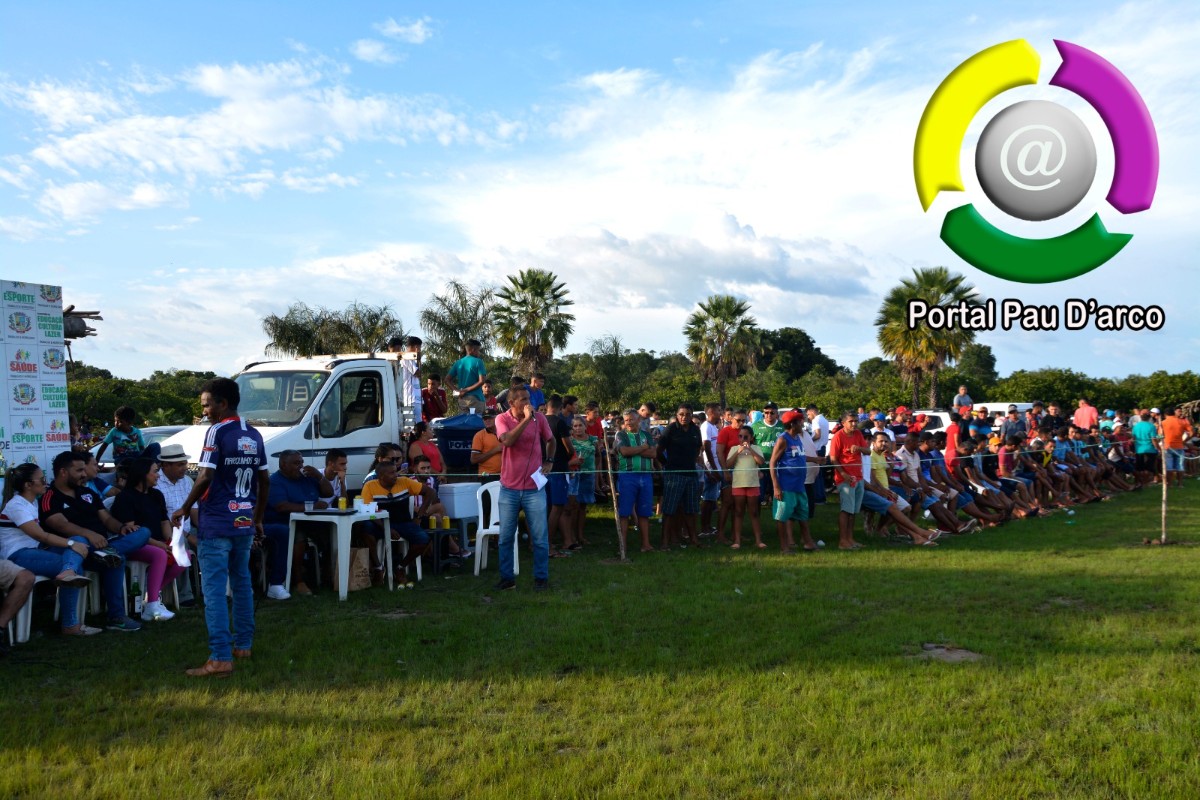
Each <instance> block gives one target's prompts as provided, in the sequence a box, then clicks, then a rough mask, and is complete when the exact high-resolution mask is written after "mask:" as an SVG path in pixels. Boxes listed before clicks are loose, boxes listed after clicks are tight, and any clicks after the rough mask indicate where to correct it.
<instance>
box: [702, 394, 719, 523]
mask: <svg viewBox="0 0 1200 800" xmlns="http://www.w3.org/2000/svg"><path fill="white" fill-rule="evenodd" d="M720 419H721V406H720V405H719V404H718V403H708V404H706V405H705V406H704V418H703V421H702V422H701V423H700V448H701V450H700V455H701V457H702V459H703V462H704V477H703V479H702V482H703V489H702V490H701V492H700V531H701V535H703V536H713V535H716V534H718V533H719V534H720V538H721V541H724V540H725V530H724V529H723V528H721V527H713V525H712V521H713V512H714V511H716V510H717V501H718V500H720V499H721V487H722V484H723V483H724V481H723V480H722V472H723V470H722V469H721V461H720V457H719V456H718V453H717V438H718V437H719V436H720V433H721V429H720V427H718V424H717V423H718V422H719V421H720Z"/></svg>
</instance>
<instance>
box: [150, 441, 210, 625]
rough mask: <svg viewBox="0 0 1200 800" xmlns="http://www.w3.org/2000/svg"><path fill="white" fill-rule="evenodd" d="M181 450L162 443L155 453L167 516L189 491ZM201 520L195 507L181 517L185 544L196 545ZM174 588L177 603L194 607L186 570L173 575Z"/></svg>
mask: <svg viewBox="0 0 1200 800" xmlns="http://www.w3.org/2000/svg"><path fill="white" fill-rule="evenodd" d="M189 458H191V456H189V455H188V454H187V453H185V452H183V445H181V444H168V445H164V446H163V448H162V452H160V453H159V454H158V463H159V469H160V473H159V476H158V491H159V492H161V493H162V496H163V501H164V502H165V503H166V504H167V517H170V516H171V515H172V514H174V513H175V512H176V511H178V510H179V509H180V508H182V507H183V503H184V501H185V500H187V497H188V495H189V494H190V493H191V491H192V479H191V478H190V477H189V476H188V474H187V466H188V459H189ZM199 522H200V512H199V511H198V510H196V509H195V508H193V509H192V511H191V513H190V514H188V515H187V516H186V517H184V518H183V519H182V520H181V521H180V526H179V527H180V528H182V529H183V535H184V536H185V537H186V539H187V542H188V547H189V548H190V549H193V550H194V549H195V547H196V541H197V539H196V529H197V526H198V525H199ZM175 589H176V591H178V592H179V605H180V607H182V608H194V607H195V605H196V596H195V594H194V592H193V590H192V576H191V573H190V572H189V571H188V570H184V572H183V574H182V575H180V576H179V577H178V578H176V579H175Z"/></svg>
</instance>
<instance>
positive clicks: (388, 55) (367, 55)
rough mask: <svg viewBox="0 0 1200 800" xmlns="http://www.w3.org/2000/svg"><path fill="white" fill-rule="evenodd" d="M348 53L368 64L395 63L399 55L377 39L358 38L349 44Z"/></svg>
mask: <svg viewBox="0 0 1200 800" xmlns="http://www.w3.org/2000/svg"><path fill="white" fill-rule="evenodd" d="M350 54H351V55H353V56H354V57H355V58H357V59H358V60H359V61H365V62H367V63H368V64H395V63H396V62H397V61H399V60H400V56H399V55H398V54H396V53H394V52H393V51H392V49H391V48H389V47H388V46H387V44H386V43H384V42H381V41H379V40H378V39H359V40H358V41H356V42H354V43H353V44H351V45H350Z"/></svg>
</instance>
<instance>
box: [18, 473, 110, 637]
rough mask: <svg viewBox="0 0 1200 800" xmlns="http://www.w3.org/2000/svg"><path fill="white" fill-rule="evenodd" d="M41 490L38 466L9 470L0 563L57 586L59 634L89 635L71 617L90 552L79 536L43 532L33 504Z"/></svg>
mask: <svg viewBox="0 0 1200 800" xmlns="http://www.w3.org/2000/svg"><path fill="white" fill-rule="evenodd" d="M45 491H46V473H44V472H43V471H42V468H41V467H39V466H38V465H37V464H21V465H19V466H17V467H14V468H13V469H12V470H10V471H9V473H8V479H7V480H6V482H5V484H4V512H3V517H4V520H2V521H0V522H2V523H3V524H0V558H7V559H8V560H9V561H11V562H13V563H14V564H16V565H18V566H20V567H23V568H24V569H27V570H29V571H30V572H32V573H33V574H35V575H42V576H44V577H47V578H54V581H55V583H57V584H58V586H59V595H58V602H59V608H60V613H61V618H60V621H61V623H62V632H63V633H64V634H66V635H67V636H91V635H92V634H94V633H99V632H100V629H99V628H93V627H91V626H88V625H84V624H83V623H82V622H81V621H80V620H78V619H77V618H76V615H77V613H78V608H79V605H78V598H79V589H80V587H82V586H87V585H88V583H89V582H90V581H89V580H88V579H87V578H85V577H84V576H83V574H82V568H83V560H84V559H85V558H87V555H88V552H89V551H90V547H89V545H88V541H87V539H85V538H83V537H82V536H72V537H71V538H69V539H67V538H64V537H62V536H58V535H57V534H53V533H48V532H47V531H45V530H43V529H42V526H41V525H40V524H38V508H37V499H38V498H39V497H41V496H42V494H43V493H45Z"/></svg>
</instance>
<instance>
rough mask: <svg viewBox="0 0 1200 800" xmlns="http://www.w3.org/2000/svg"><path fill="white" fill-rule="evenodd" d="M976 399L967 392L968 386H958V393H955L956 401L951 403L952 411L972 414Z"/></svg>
mask: <svg viewBox="0 0 1200 800" xmlns="http://www.w3.org/2000/svg"><path fill="white" fill-rule="evenodd" d="M974 404H975V401H974V400H972V399H971V395H969V394H967V387H966V386H960V387H958V394H956V395H954V402H953V404H952V405H951V408H950V410H951V411H957V412H958V413H959V414H960V415H962V414H970V413H971V406H972V405H974Z"/></svg>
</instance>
